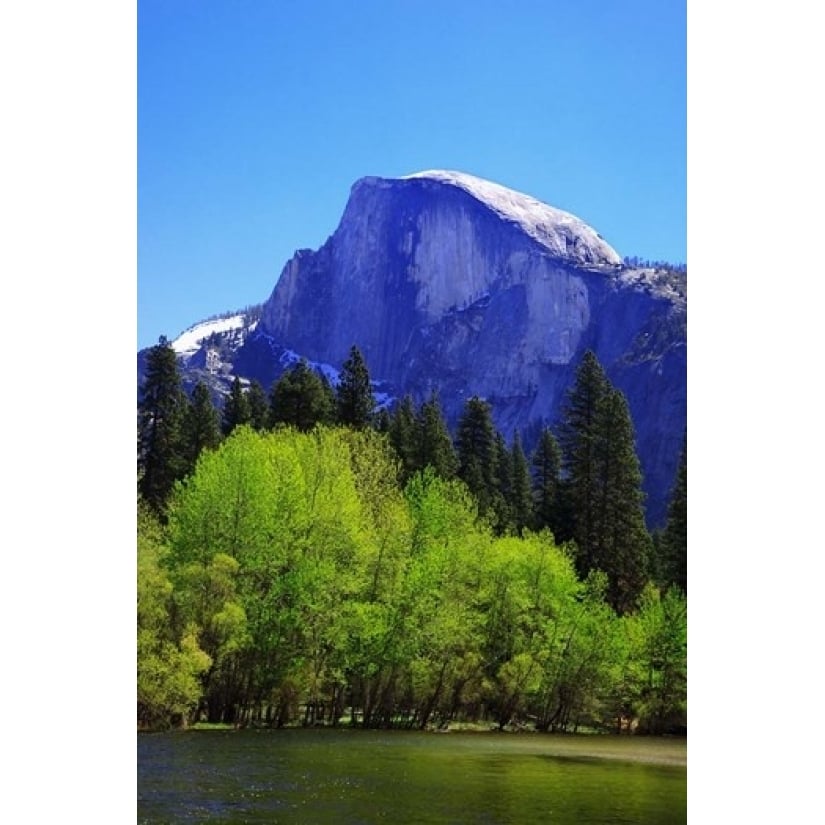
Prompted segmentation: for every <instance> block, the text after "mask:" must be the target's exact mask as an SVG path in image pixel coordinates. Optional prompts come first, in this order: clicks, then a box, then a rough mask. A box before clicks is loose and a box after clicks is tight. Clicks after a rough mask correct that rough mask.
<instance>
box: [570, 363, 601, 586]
mask: <svg viewBox="0 0 825 825" xmlns="http://www.w3.org/2000/svg"><path fill="white" fill-rule="evenodd" d="M609 389H610V383H609V381H608V380H607V376H606V375H605V373H604V370H603V369H602V366H601V364H600V363H599V362H598V359H597V358H596V356H595V355H594V354H593V353H592V352H591V351H590V350H588V351H587V352H586V353H585V354H584V358H583V359H582V362H581V364H579V368H578V370H577V372H576V381H575V383H574V385H573V387H572V388H571V391H570V395H569V398H568V403H567V406H566V409H565V413H564V420H563V422H562V426H561V429H560V440H561V448H562V456H563V470H564V474H565V476H566V477H567V479H568V482H569V487H568V490H569V494H570V505H571V507H572V511H573V536H574V538H575V541H576V545H577V556H576V566H577V569H578V571H579V574H580V575H581V576H586V575H587V573H588V572H589V571H590V570H592V569H593V568H595V567H597V566H598V565H597V560H598V545H599V541H600V537H599V534H598V524H597V507H598V503H599V491H600V485H599V479H598V467H597V463H596V451H597V447H598V440H599V433H598V424H599V419H598V411H599V409H600V407H601V405H602V404H603V402H604V399H605V397H606V396H607V394H608V392H609Z"/></svg>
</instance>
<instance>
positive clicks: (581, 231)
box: [401, 169, 622, 266]
mask: <svg viewBox="0 0 825 825" xmlns="http://www.w3.org/2000/svg"><path fill="white" fill-rule="evenodd" d="M415 179H425V180H433V181H437V182H439V183H445V184H447V185H449V186H455V187H458V188H459V189H463V190H464V191H465V192H467V193H468V194H470V195H472V196H473V197H474V198H475V199H476V200H478V201H481V203H483V204H485V205H486V206H488V207H489V208H490V209H492V210H493V212H495V213H496V214H497V215H499V216H500V217H501V218H503V219H504V220H507V221H511V222H514V223H516V224H518V225H519V226H520V227H521V228H522V229H523V230H524V232H526V233H527V234H528V235H529V236H530V237H531V238H533V239H534V240H535V241H538V242H539V243H540V244H541V245H542V246H543V247H545V249H547V250H548V251H549V252H551V253H552V254H553V255H557V256H559V257H562V258H574V259H576V260H579V261H582V262H585V263H592V264H608V265H612V266H616V265H620V264H621V263H622V259H621V257H620V256H619V254H618V253H617V252H616V250H615V249H613V247H611V246H610V245H609V244H608V243H607V242H606V241H605V240H604V239H603V238H602V237H601V236H600V235H599V234H598V233H597V232H596V230H595V229H593V228H592V227H591V226H588V225H587V224H586V223H585V222H584V221H583V220H581V219H580V218H577V217H576V216H575V215H572V214H570V213H569V212H564V211H563V210H561V209H556V208H555V207H553V206H548V205H547V204H546V203H542V202H541V201H539V200H536V199H535V198H533V197H531V196H530V195H525V194H523V193H521V192H516V191H515V190H513V189H508V188H507V187H506V186H502V185H501V184H499V183H493V182H492V181H488V180H484V179H483V178H477V177H475V176H474V175H468V174H466V173H464V172H453V171H447V170H443V169H431V170H429V171H426V172H416V173H415V174H412V175H405V176H404V177H402V178H401V180H415Z"/></svg>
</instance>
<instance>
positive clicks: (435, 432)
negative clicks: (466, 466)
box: [415, 393, 457, 480]
mask: <svg viewBox="0 0 825 825" xmlns="http://www.w3.org/2000/svg"><path fill="white" fill-rule="evenodd" d="M415 423H416V429H417V432H418V438H417V443H418V460H417V467H418V468H420V469H423V468H424V467H432V468H433V469H434V470H435V472H436V473H437V474H438V475H439V476H440V477H441V478H443V479H446V480H449V479H451V478H454V477H455V474H456V470H457V460H456V455H455V449H454V447H453V440H452V438H450V432H449V430H448V429H447V422H446V421H445V420H444V413H443V412H442V411H441V403H440V402H439V400H438V396H437V395H436V394H435V393H432V395H430V397H429V398H428V399H427V400H426V401H425V402H424V403H423V404H422V405H421V406H420V407H419V409H418V413H417V415H416V422H415Z"/></svg>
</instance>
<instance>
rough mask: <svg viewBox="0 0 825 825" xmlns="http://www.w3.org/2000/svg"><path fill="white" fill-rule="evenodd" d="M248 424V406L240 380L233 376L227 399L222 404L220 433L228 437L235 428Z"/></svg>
mask: <svg viewBox="0 0 825 825" xmlns="http://www.w3.org/2000/svg"><path fill="white" fill-rule="evenodd" d="M248 423H249V404H248V403H247V400H246V393H245V392H244V391H243V389H242V387H241V379H240V378H238V376H237V375H236V376H235V380H234V381H233V382H232V389H231V390H230V391H229V397H228V398H227V399H226V401H225V402H224V406H223V420H222V422H221V432H222V433H223V434H224V435H225V436H228V435H229V434H230V433H231V432H232V430H234V429H235V428H236V427H240V426H241V424H248Z"/></svg>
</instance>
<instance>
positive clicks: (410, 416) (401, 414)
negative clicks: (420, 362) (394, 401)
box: [388, 395, 422, 486]
mask: <svg viewBox="0 0 825 825" xmlns="http://www.w3.org/2000/svg"><path fill="white" fill-rule="evenodd" d="M388 435H389V439H390V444H392V446H393V449H394V450H395V452H396V453H397V454H398V458H399V459H400V460H401V477H400V480H401V484H402V486H403V485H406V483H407V481H408V480H409V479H410V478H411V477H412V476H413V474H414V473H415V472H417V471H418V470H420V469H422V467H421V466H420V464H419V456H420V449H419V434H418V427H417V422H416V418H415V406H414V405H413V400H412V397H411V396H409V395H405V396H404V398H403V399H402V400H401V402H400V403H399V404H398V406H397V407H396V408H395V410H394V411H393V414H392V415H391V416H390V424H389V430H388Z"/></svg>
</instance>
